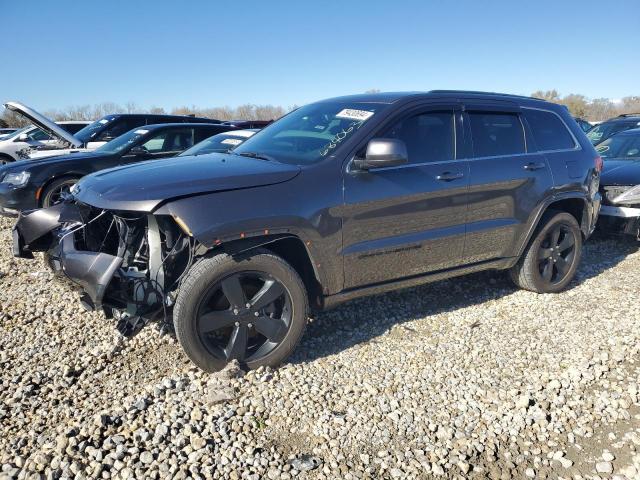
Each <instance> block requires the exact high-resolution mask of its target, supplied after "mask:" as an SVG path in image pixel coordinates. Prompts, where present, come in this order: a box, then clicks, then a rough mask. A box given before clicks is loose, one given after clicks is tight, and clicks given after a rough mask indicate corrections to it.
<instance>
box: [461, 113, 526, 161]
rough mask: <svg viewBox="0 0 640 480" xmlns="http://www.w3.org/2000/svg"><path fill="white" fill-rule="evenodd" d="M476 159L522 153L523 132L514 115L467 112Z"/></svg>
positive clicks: (516, 116)
mask: <svg viewBox="0 0 640 480" xmlns="http://www.w3.org/2000/svg"><path fill="white" fill-rule="evenodd" d="M469 120H470V124H471V135H472V137H473V153H474V156H476V157H493V156H496V155H513V154H517V153H524V151H525V149H524V131H523V130H522V123H521V122H520V118H518V115H517V114H515V113H494V112H469Z"/></svg>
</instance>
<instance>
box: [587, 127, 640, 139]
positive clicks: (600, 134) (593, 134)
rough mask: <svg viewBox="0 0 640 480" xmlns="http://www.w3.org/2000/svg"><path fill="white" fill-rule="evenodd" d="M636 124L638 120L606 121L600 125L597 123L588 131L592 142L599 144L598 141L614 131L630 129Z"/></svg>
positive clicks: (588, 136)
mask: <svg viewBox="0 0 640 480" xmlns="http://www.w3.org/2000/svg"><path fill="white" fill-rule="evenodd" d="M636 126H637V125H636V122H633V123H632V122H605V123H601V124H600V125H596V126H595V127H593V128H592V129H591V130H589V131H588V132H587V138H588V139H589V140H591V143H592V144H594V145H597V144H598V143H600V142H603V141H605V140H606V139H607V138H609V137H610V136H611V135H613V134H614V133H618V132H622V131H623V130H629V129H630V128H634V127H636Z"/></svg>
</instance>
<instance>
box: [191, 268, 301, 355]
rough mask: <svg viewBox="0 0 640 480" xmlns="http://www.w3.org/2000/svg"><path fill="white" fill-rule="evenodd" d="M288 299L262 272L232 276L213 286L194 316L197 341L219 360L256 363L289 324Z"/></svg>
mask: <svg viewBox="0 0 640 480" xmlns="http://www.w3.org/2000/svg"><path fill="white" fill-rule="evenodd" d="M291 314H292V308H291V296H290V295H289V293H288V292H287V290H286V288H285V287H284V285H282V283H280V282H279V281H278V280H276V279H275V278H273V277H271V276H269V275H268V274H265V273H264V272H252V271H245V272H240V273H233V274H231V275H229V276H228V277H226V278H224V279H223V280H221V281H219V282H217V283H215V284H214V285H213V286H212V287H211V288H210V289H209V292H208V293H207V294H206V295H205V297H204V298H203V300H202V302H201V304H200V308H199V309H198V313H197V319H198V320H197V324H198V334H199V337H200V340H201V341H202V343H203V344H204V345H205V347H206V348H207V350H209V352H211V354H212V355H213V356H215V357H216V358H217V359H219V360H222V361H227V362H229V361H231V360H238V361H240V362H243V363H244V362H252V361H256V360H260V359H261V358H263V357H264V356H266V355H267V354H269V353H270V352H271V351H273V349H274V348H276V347H277V346H278V344H279V343H280V342H281V341H282V340H283V339H284V337H285V336H286V333H287V331H288V330H289V326H290V325H291Z"/></svg>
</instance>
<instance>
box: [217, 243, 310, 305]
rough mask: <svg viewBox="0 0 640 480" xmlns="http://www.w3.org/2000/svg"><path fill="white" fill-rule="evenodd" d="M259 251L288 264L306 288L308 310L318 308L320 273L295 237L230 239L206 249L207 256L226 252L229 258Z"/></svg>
mask: <svg viewBox="0 0 640 480" xmlns="http://www.w3.org/2000/svg"><path fill="white" fill-rule="evenodd" d="M259 248H264V249H267V250H269V251H271V252H273V253H274V254H275V255H278V256H279V257H281V258H282V259H283V260H285V261H286V262H287V263H289V265H291V267H292V268H293V269H294V270H295V271H296V272H297V273H298V275H300V278H301V279H302V282H303V283H304V285H305V288H306V289H307V295H308V298H309V305H310V307H311V308H313V309H319V308H321V305H322V283H321V281H320V276H319V272H318V270H317V268H316V266H315V263H314V262H313V258H312V255H311V252H310V251H309V249H308V247H307V245H305V242H304V241H303V240H302V239H301V238H300V237H299V236H297V235H294V234H286V233H283V234H274V235H260V236H255V237H250V238H244V239H238V240H232V241H228V242H224V243H222V244H220V245H218V246H215V247H213V248H211V249H209V250H208V251H207V253H206V255H207V256H211V255H218V254H220V253H226V254H228V255H231V256H232V257H242V256H245V255H250V254H251V252H252V251H254V250H256V249H259Z"/></svg>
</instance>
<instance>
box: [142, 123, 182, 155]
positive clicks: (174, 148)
mask: <svg viewBox="0 0 640 480" xmlns="http://www.w3.org/2000/svg"><path fill="white" fill-rule="evenodd" d="M192 146H193V129H192V128H182V129H180V130H169V131H166V130H165V131H163V132H160V133H157V134H156V135H154V136H152V137H151V138H149V139H148V140H147V141H146V142H144V143H143V144H142V147H143V148H145V149H146V150H147V151H149V153H163V152H181V151H183V150H186V149H187V148H190V147H192Z"/></svg>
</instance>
